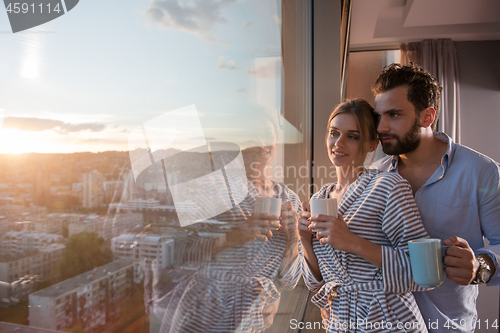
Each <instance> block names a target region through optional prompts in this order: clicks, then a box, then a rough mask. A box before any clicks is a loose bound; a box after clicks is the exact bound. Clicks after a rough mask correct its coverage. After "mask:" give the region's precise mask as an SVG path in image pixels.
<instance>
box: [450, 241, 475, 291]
mask: <svg viewBox="0 0 500 333" xmlns="http://www.w3.org/2000/svg"><path fill="white" fill-rule="evenodd" d="M443 244H444V245H448V246H449V245H455V246H452V247H450V248H448V249H447V250H446V255H445V256H444V259H443V262H444V263H445V264H446V265H448V266H447V267H446V268H445V269H444V270H445V272H446V275H447V276H448V279H449V280H450V281H452V282H454V283H456V284H459V285H463V286H466V285H468V284H470V283H471V282H472V280H474V278H475V277H476V272H477V270H478V268H479V262H478V261H477V259H476V256H475V255H474V251H472V249H471V248H470V246H469V243H467V241H466V240H465V239H463V238H460V237H457V236H451V237H450V238H448V239H445V240H444V241H443Z"/></svg>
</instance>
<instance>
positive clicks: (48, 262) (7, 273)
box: [0, 243, 65, 283]
mask: <svg viewBox="0 0 500 333" xmlns="http://www.w3.org/2000/svg"><path fill="white" fill-rule="evenodd" d="M64 249H65V246H64V245H63V244H57V243H54V244H50V245H47V246H45V247H43V248H40V249H38V250H33V251H30V252H25V254H22V255H19V254H17V255H3V256H0V281H3V282H7V283H11V282H14V281H16V280H18V279H20V278H22V277H24V276H35V275H36V276H37V279H38V280H40V281H51V282H54V281H57V279H58V277H59V262H60V261H61V258H62V255H63V252H64Z"/></svg>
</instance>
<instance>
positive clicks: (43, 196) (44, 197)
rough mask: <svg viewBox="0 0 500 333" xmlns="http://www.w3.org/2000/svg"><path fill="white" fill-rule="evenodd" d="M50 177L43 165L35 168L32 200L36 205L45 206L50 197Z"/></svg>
mask: <svg viewBox="0 0 500 333" xmlns="http://www.w3.org/2000/svg"><path fill="white" fill-rule="evenodd" d="M50 185H51V181H50V177H49V173H48V171H47V169H46V168H45V167H40V168H37V169H36V173H35V187H34V191H33V192H34V195H33V201H34V204H35V205H37V206H47V205H48V203H49V198H50Z"/></svg>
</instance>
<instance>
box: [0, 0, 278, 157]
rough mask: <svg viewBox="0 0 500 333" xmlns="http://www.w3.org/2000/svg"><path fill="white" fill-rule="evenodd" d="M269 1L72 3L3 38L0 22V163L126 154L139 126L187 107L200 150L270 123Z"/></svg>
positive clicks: (274, 66) (2, 15) (273, 96)
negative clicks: (45, 156)
mask: <svg viewBox="0 0 500 333" xmlns="http://www.w3.org/2000/svg"><path fill="white" fill-rule="evenodd" d="M280 3H281V2H280V1H277V0H276V1H271V0H251V1H250V0H247V1H244V0H243V1H241V0H120V1H118V0H107V1H98V0H82V1H80V2H79V4H78V5H77V6H76V7H75V8H74V9H73V10H72V11H70V12H68V13H66V14H65V15H63V16H61V17H59V18H58V19H55V20H53V21H51V22H48V23H46V24H44V25H41V26H38V27H35V28H32V29H29V30H27V31H25V32H19V33H16V34H13V33H12V32H11V30H10V25H9V21H8V18H7V14H6V12H5V11H3V10H2V11H0V45H1V46H2V47H1V50H0V119H2V120H1V121H3V126H2V128H1V129H0V140H1V142H2V143H3V144H2V145H1V146H0V153H24V152H47V153H48V152H61V153H67V152H79V151H92V152H98V151H106V150H127V149H128V146H127V142H128V141H127V138H128V135H129V134H130V133H131V131H132V130H133V129H134V128H136V127H138V126H140V125H141V124H142V123H144V122H146V121H148V120H149V119H152V118H154V117H156V116H159V115H162V114H164V113H165V112H169V111H172V110H176V109H179V108H182V107H185V106H188V105H193V104H194V105H195V106H196V108H197V110H198V113H199V115H200V121H201V124H202V127H203V131H204V133H205V137H206V138H211V139H217V140H226V141H232V142H236V143H240V144H243V143H244V142H246V141H248V140H249V139H250V134H249V133H251V131H248V128H247V127H248V126H250V125H248V121H247V120H248V119H250V118H251V112H252V106H251V105H252V104H260V105H262V106H264V107H266V108H267V109H268V110H269V111H271V112H272V113H275V114H279V112H280V110H279V108H280V100H281V97H280V96H281V58H280V57H281V38H280V35H281V32H280V20H281V9H280V6H281V5H280Z"/></svg>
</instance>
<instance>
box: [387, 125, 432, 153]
mask: <svg viewBox="0 0 500 333" xmlns="http://www.w3.org/2000/svg"><path fill="white" fill-rule="evenodd" d="M421 124H422V123H421V121H420V118H416V119H415V123H414V124H413V126H412V128H411V129H410V130H409V131H408V132H407V133H406V134H405V136H404V137H403V139H400V138H399V136H397V135H396V134H379V135H378V137H379V139H382V138H394V139H396V143H395V144H394V143H390V142H389V143H384V142H382V141H381V144H382V150H383V151H384V153H386V154H387V155H401V154H408V153H411V152H412V151H415V150H416V149H417V148H418V145H419V144H420V138H421V133H420V127H421Z"/></svg>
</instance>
